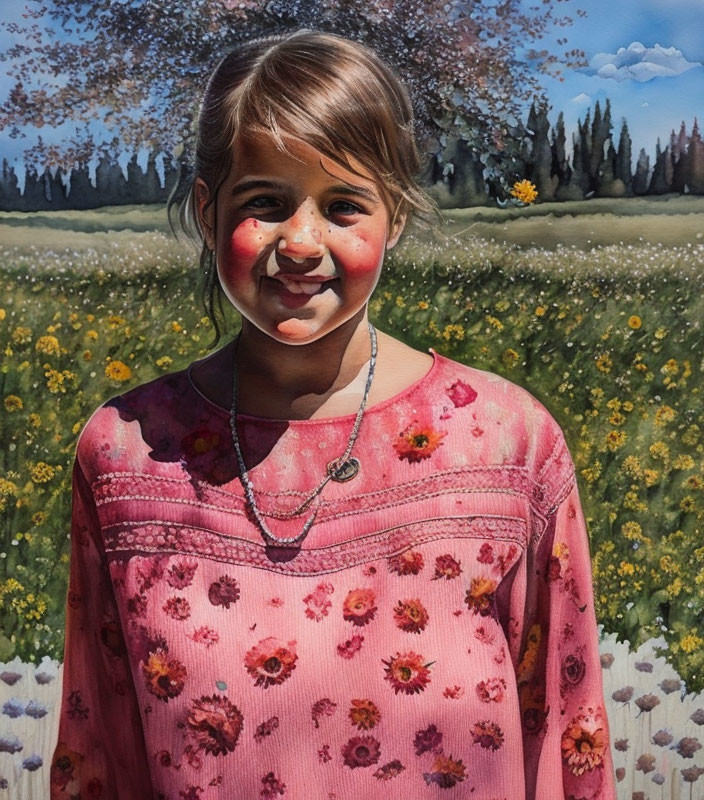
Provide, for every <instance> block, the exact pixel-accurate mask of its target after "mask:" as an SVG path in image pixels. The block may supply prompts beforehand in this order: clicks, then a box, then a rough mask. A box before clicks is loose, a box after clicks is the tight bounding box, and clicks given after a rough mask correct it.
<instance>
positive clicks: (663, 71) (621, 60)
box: [580, 42, 702, 83]
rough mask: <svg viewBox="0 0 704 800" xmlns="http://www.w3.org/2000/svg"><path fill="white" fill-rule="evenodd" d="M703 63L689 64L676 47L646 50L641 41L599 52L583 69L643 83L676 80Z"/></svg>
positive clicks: (691, 62)
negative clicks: (657, 79)
mask: <svg viewBox="0 0 704 800" xmlns="http://www.w3.org/2000/svg"><path fill="white" fill-rule="evenodd" d="M700 66H702V64H701V63H700V62H698V61H687V59H686V58H685V57H684V56H683V55H682V51H681V50H678V49H677V48H676V47H661V46H660V45H659V44H656V45H655V46H654V47H645V46H644V45H643V44H641V43H640V42H631V44H629V45H628V47H619V49H618V51H617V52H616V53H597V54H596V55H595V56H593V57H592V59H591V61H590V62H589V67H587V68H585V69H583V70H580V71H581V72H585V73H586V74H587V75H596V76H597V77H599V78H604V79H612V80H615V81H618V82H619V83H620V82H621V81H626V80H634V81H639V82H640V83H644V82H645V81H649V80H652V79H653V78H675V77H677V75H681V74H682V73H683V72H687V71H688V70H690V69H694V68H695V67H700Z"/></svg>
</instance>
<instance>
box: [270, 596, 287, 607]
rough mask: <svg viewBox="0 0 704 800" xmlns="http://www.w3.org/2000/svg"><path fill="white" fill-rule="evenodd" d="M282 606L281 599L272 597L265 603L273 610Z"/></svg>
mask: <svg viewBox="0 0 704 800" xmlns="http://www.w3.org/2000/svg"><path fill="white" fill-rule="evenodd" d="M283 604H284V601H283V599H282V598H281V597H272V598H271V599H270V600H268V601H267V605H270V606H273V607H274V608H281V606H282V605H283Z"/></svg>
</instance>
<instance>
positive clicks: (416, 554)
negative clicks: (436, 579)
mask: <svg viewBox="0 0 704 800" xmlns="http://www.w3.org/2000/svg"><path fill="white" fill-rule="evenodd" d="M387 563H388V566H389V572H395V573H397V574H398V575H417V574H418V573H419V572H420V571H421V570H422V569H423V554H422V553H421V552H420V551H418V550H404V551H403V553H398V555H395V556H389V558H388V559H387Z"/></svg>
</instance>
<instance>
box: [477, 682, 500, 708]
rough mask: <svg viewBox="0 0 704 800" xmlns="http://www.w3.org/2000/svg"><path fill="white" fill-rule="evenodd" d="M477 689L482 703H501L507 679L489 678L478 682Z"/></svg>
mask: <svg viewBox="0 0 704 800" xmlns="http://www.w3.org/2000/svg"><path fill="white" fill-rule="evenodd" d="M476 690H477V697H478V698H479V699H480V700H481V701H482V703H492V702H493V703H500V702H501V701H502V700H503V699H504V693H505V691H506V681H505V680H504V679H503V678H487V680H485V681H480V682H479V683H478V684H477V687H476Z"/></svg>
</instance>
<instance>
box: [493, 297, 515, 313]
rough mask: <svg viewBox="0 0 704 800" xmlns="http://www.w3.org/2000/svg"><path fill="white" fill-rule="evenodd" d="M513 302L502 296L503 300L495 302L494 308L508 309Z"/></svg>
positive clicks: (499, 309)
mask: <svg viewBox="0 0 704 800" xmlns="http://www.w3.org/2000/svg"><path fill="white" fill-rule="evenodd" d="M510 305H511V304H510V303H509V302H508V300H506V298H502V299H501V300H497V301H496V302H495V303H494V308H495V309H496V310H497V311H499V312H500V311H506V310H507V309H508V307H509V306H510Z"/></svg>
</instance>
